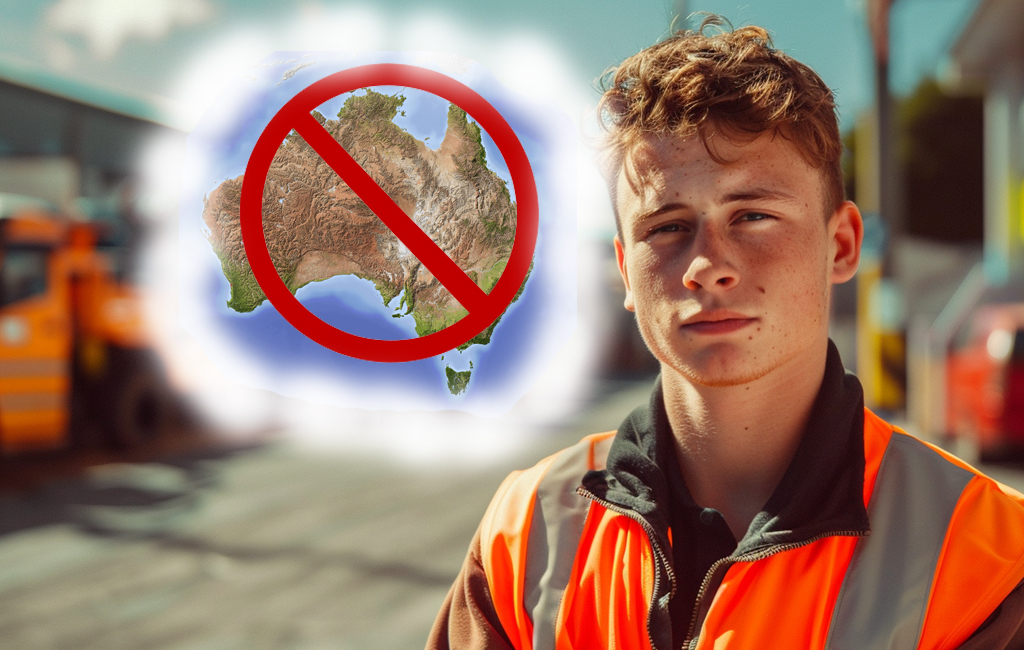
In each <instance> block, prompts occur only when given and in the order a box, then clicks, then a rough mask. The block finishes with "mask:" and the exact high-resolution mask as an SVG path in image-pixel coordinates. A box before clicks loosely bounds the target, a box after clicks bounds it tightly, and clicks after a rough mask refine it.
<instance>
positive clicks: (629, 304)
mask: <svg viewBox="0 0 1024 650" xmlns="http://www.w3.org/2000/svg"><path fill="white" fill-rule="evenodd" d="M615 261H616V262H617V263H618V265H619V274H620V275H622V283H623V284H624V285H626V300H625V301H624V302H623V303H622V304H623V306H624V307H625V308H626V309H628V310H629V311H636V306H635V305H634V304H633V292H632V290H630V288H629V272H628V271H626V253H625V251H624V250H623V248H622V240H621V239H619V236H618V235H615Z"/></svg>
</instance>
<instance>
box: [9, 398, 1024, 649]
mask: <svg viewBox="0 0 1024 650" xmlns="http://www.w3.org/2000/svg"><path fill="white" fill-rule="evenodd" d="M646 392H647V386H645V385H623V386H619V387H618V390H616V391H612V392H608V393H606V394H605V395H603V396H602V397H601V398H600V399H598V400H596V401H595V403H594V404H593V405H592V408H591V409H590V410H589V411H588V415H587V416H586V417H578V418H576V419H574V420H572V421H570V422H566V423H565V424H564V426H562V427H560V428H559V430H557V431H554V432H552V433H551V434H550V435H548V436H544V437H540V438H538V439H537V440H536V441H534V442H533V443H532V445H531V446H530V448H528V449H524V450H522V452H521V457H517V458H510V459H507V461H503V462H502V463H499V464H497V465H490V466H488V467H486V468H477V469H469V468H466V467H445V468H434V469H433V470H427V469H425V468H411V467H409V466H408V465H400V464H398V463H396V462H388V461H385V460H383V459H380V458H372V457H365V456H362V457H357V456H351V455H350V456H347V457H343V456H337V455H325V454H322V453H321V454H313V453H310V452H309V451H303V450H301V449H299V448H297V447H294V446H289V445H286V444H271V445H263V446H259V447H253V448H249V449H239V450H235V451H232V452H225V451H219V452H215V453H213V452H209V451H204V452H200V453H197V454H193V455H191V456H189V455H187V454H186V455H179V456H177V457H176V458H174V459H171V460H166V459H165V461H164V462H162V463H151V462H150V463H147V462H135V463H131V464H128V463H123V464H106V465H101V466H98V467H94V468H93V469H91V470H90V471H89V472H88V473H87V474H86V475H85V476H84V477H80V478H62V479H60V480H56V481H51V482H50V483H49V484H48V485H46V486H44V487H42V488H40V489H36V490H33V491H30V492H27V493H21V494H16V495H7V496H6V497H3V498H0V648H3V649H4V650H6V649H17V650H25V649H28V650H31V649H36V648H38V649H48V650H49V649H54V650H63V649H65V648H67V649H71V648H74V649H97V650H98V649H103V650H118V649H136V648H154V649H160V650H164V649H168V650H171V649H173V650H222V649H235V648H237V649H239V650H242V649H244V650H253V649H254V650H259V649H278V648H280V649H296V650H298V649H314V648H315V649H318V650H319V649H368V650H389V649H392V648H396V649H405V648H410V649H418V648H422V647H423V643H424V640H425V637H426V634H427V631H428V629H429V627H430V625H431V623H432V621H433V619H434V616H435V615H436V613H437V610H438V607H439V605H440V603H441V601H442V600H443V598H444V595H445V593H446V592H447V590H448V587H449V585H450V584H451V582H452V580H453V578H454V576H455V574H456V572H457V571H458V568H459V566H460V564H461V562H462V558H463V555H464V553H465V549H466V546H467V544H468V542H469V539H470V537H471V535H472V533H473V531H474V529H475V528H476V525H477V523H478V522H479V519H480V516H481V514H482V513H483V510H484V508H485V507H486V504H487V502H488V500H489V499H490V497H491V494H492V493H493V491H494V489H495V488H496V487H497V485H498V484H499V483H500V482H501V480H502V478H503V477H504V476H505V474H506V473H507V472H508V471H509V470H510V469H513V468H515V467H521V466H527V465H529V464H531V463H532V462H533V461H534V460H536V459H538V458H540V457H541V456H543V455H546V454H547V453H549V452H551V451H554V450H555V449H558V448H561V447H562V446H564V445H565V444H567V442H569V441H571V440H575V439H577V438H578V437H579V436H580V435H581V434H583V433H589V432H593V431H598V430H604V429H609V428H613V427H614V426H615V425H616V424H617V423H618V421H620V420H621V418H622V417H623V416H624V415H625V414H626V413H628V411H629V410H630V409H631V408H632V407H633V406H634V405H636V404H637V403H640V402H641V401H643V400H644V399H645V395H646ZM995 473H997V474H998V476H999V478H1000V479H1001V480H1004V481H1009V482H1011V483H1012V484H1014V485H1015V487H1017V488H1018V489H1021V488H1024V472H1021V471H1016V470H1011V469H1007V468H997V469H996V470H995Z"/></svg>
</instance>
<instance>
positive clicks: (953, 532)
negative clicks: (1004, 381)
mask: <svg viewBox="0 0 1024 650" xmlns="http://www.w3.org/2000/svg"><path fill="white" fill-rule="evenodd" d="M872 420H874V424H875V425H877V426H879V427H881V426H882V424H884V421H882V420H881V419H879V418H877V416H873V417H872V418H867V419H866V420H865V424H866V425H868V424H869V422H871V421H872ZM886 426H889V425H886ZM866 429H867V427H866ZM890 431H891V439H890V440H888V441H886V442H887V445H891V444H892V443H893V442H894V441H900V442H903V441H906V440H907V439H908V438H909V439H913V441H914V442H915V443H916V444H914V447H915V448H916V449H917V450H919V453H921V454H925V455H932V454H934V456H932V458H938V459H941V461H943V462H939V463H938V464H939V465H945V466H946V467H947V468H949V471H952V472H957V473H960V475H961V476H963V477H964V478H963V479H962V483H961V485H962V486H963V487H962V489H960V490H959V496H958V497H957V498H956V500H955V501H956V502H955V506H954V507H953V509H952V513H951V516H950V517H949V522H948V525H947V527H946V534H945V538H944V539H943V541H942V545H941V548H940V550H939V551H938V557H937V558H936V560H935V570H934V571H935V573H934V578H933V581H932V585H931V589H930V591H931V593H930V595H929V598H928V601H929V604H928V608H927V612H926V614H925V619H924V622H923V628H922V630H921V638H920V644H919V646H918V647H920V648H947V647H955V646H957V645H959V644H961V643H963V642H964V641H965V640H966V639H967V638H968V637H969V636H970V635H971V634H972V633H973V632H974V631H975V630H977V629H978V627H979V626H980V625H981V624H982V623H983V622H984V621H985V620H986V619H987V618H988V617H989V616H990V615H991V614H992V612H993V611H995V610H996V608H998V607H999V606H1000V604H1001V603H1002V602H1003V601H1004V599H1006V598H1007V596H1009V594H1010V593H1011V592H1013V590H1014V589H1015V588H1016V587H1017V586H1018V584H1020V583H1021V581H1022V580H1024V495H1022V494H1021V493H1020V492H1018V491H1017V490H1015V489H1013V488H1011V487H1009V486H1007V485H1004V484H1002V483H1000V482H998V481H996V480H994V479H992V478H991V477H989V476H987V475H985V474H984V473H983V472H981V471H980V470H978V469H977V468H975V467H973V466H971V465H969V464H968V463H966V462H964V461H963V460H961V459H959V458H957V457H956V456H954V455H953V454H950V453H949V452H947V451H945V450H944V449H941V448H940V447H937V446H936V445H933V444H931V443H929V442H926V441H923V440H920V439H919V438H916V437H914V436H912V435H911V434H908V433H907V432H906V431H903V430H902V429H900V428H899V427H891V428H890ZM866 433H867V431H866ZM897 436H899V439H902V440H899V439H897ZM904 446H905V445H904ZM940 473H941V474H946V473H947V471H942V472H940ZM918 478H920V479H922V480H929V481H939V480H940V476H939V474H938V473H936V474H932V475H925V474H921V475H919V476H918ZM932 486H935V487H936V488H937V484H932V483H930V484H929V486H927V487H932ZM958 489H959V488H958ZM937 491H938V490H937ZM906 516H910V517H914V516H915V515H914V513H913V512H907V513H906ZM964 594H971V598H970V599H969V600H965V599H964Z"/></svg>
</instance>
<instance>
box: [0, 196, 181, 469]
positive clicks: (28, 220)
mask: <svg viewBox="0 0 1024 650" xmlns="http://www.w3.org/2000/svg"><path fill="white" fill-rule="evenodd" d="M0 216H2V218H0V453H4V454H10V453H12V452H19V451H24V450H29V449H47V448H50V449H52V448H57V447H63V446H67V445H68V444H69V443H71V442H72V433H75V434H78V433H80V432H81V431H90V432H92V433H91V435H93V436H95V435H96V434H97V433H98V434H100V435H101V436H102V438H103V441H104V442H107V443H113V444H116V445H120V446H130V445H133V444H136V443H138V442H140V441H142V440H144V439H146V438H149V437H151V436H154V435H156V434H157V433H159V431H160V430H161V429H162V427H163V425H164V423H165V422H166V419H167V391H166V388H165V386H164V382H163V380H162V373H161V372H160V370H159V364H158V363H157V362H156V357H155V355H154V354H153V353H152V351H151V345H150V341H149V340H148V339H147V334H146V328H145V325H144V322H143V315H142V305H141V300H140V295H139V292H138V289H137V288H135V287H132V286H130V285H127V284H124V283H121V282H119V281H118V280H117V278H116V277H115V274H114V272H113V260H112V258H111V256H110V255H109V254H108V253H106V252H104V251H102V250H100V248H99V247H98V246H97V241H98V238H99V233H100V226H98V225H97V224H94V223H91V222H81V221H74V220H71V219H68V218H65V217H61V216H58V215H54V214H51V213H47V212H42V211H34V210H27V211H20V212H17V213H16V214H14V215H11V216H6V215H0Z"/></svg>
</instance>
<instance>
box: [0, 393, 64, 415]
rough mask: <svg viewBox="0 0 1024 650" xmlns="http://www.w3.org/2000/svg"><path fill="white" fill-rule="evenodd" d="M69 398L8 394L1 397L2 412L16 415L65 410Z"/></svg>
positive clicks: (51, 394) (42, 394)
mask: <svg viewBox="0 0 1024 650" xmlns="http://www.w3.org/2000/svg"><path fill="white" fill-rule="evenodd" d="M66 405H67V396H66V395H65V394H64V393H62V392H58V393H54V392H47V393H43V392H38V393H8V394H6V395H0V411H2V412H7V413H15V412H21V411H52V410H58V409H63V408H64V407H65V406H66Z"/></svg>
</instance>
